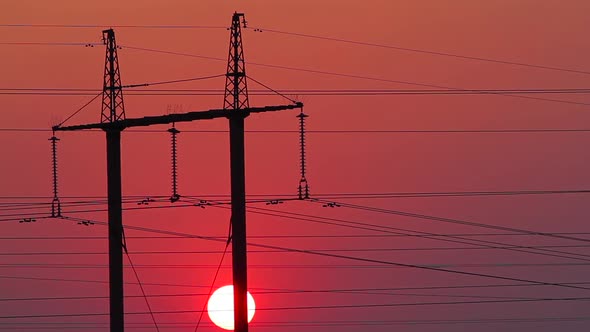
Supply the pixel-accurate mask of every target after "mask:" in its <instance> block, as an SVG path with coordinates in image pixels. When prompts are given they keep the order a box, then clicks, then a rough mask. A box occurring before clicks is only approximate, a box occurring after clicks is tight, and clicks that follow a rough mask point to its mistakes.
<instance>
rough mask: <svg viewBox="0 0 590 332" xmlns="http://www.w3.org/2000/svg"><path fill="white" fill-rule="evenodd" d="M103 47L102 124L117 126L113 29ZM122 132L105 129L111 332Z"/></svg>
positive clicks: (117, 326)
mask: <svg viewBox="0 0 590 332" xmlns="http://www.w3.org/2000/svg"><path fill="white" fill-rule="evenodd" d="M102 36H103V41H104V44H105V45H106V59H105V66H104V81H103V82H104V83H103V90H102V114H101V118H100V122H101V123H116V122H117V121H120V120H124V119H125V107H124V104H123V90H122V87H121V73H120V72H119V58H118V56H117V42H116V41H115V31H113V29H108V30H104V31H103V32H102ZM121 130H123V129H122V128H119V127H118V126H112V127H109V129H106V130H105V132H106V137H107V190H108V214H109V295H110V296H109V301H110V303H109V308H110V325H111V332H123V331H124V328H125V327H124V326H125V322H124V316H125V312H124V308H125V306H124V304H123V298H124V297H123V294H124V293H123V203H122V194H121Z"/></svg>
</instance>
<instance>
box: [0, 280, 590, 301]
mask: <svg viewBox="0 0 590 332" xmlns="http://www.w3.org/2000/svg"><path fill="white" fill-rule="evenodd" d="M0 279H14V280H38V281H59V282H74V283H75V282H79V283H100V284H108V283H109V282H108V281H106V280H89V279H67V278H44V277H32V276H29V275H27V276H6V275H0ZM124 283H125V284H129V285H137V283H136V282H129V281H125V282H124ZM143 284H144V285H151V286H166V287H181V288H207V289H208V288H209V286H202V285H194V284H178V283H143ZM563 284H566V285H588V284H590V281H581V282H580V281H578V282H564V283H563ZM543 286H546V285H537V284H530V283H515V284H470V285H450V286H449V285H447V286H440V285H439V286H415V287H412V286H409V287H387V288H383V287H381V288H375V287H370V288H335V289H330V288H323V289H285V288H279V289H277V288H252V289H254V290H257V291H256V293H258V294H290V293H349V292H352V293H354V292H364V291H371V292H375V291H407V290H441V289H444V290H454V289H459V290H464V289H480V288H482V289H487V288H506V287H508V288H520V287H527V288H528V287H543ZM182 294H187V293H182ZM202 295H206V294H205V293H202ZM152 296H157V295H152ZM127 297H133V296H132V295H127ZM136 297H140V295H137V296H136Z"/></svg>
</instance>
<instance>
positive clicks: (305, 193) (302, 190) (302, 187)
mask: <svg viewBox="0 0 590 332" xmlns="http://www.w3.org/2000/svg"><path fill="white" fill-rule="evenodd" d="M297 117H298V118H299V146H300V166H301V169H300V172H301V178H300V179H299V187H298V196H299V199H309V185H308V183H307V178H306V176H305V172H306V152H305V118H307V117H309V115H307V114H305V113H303V107H302V108H301V112H300V113H299V115H297Z"/></svg>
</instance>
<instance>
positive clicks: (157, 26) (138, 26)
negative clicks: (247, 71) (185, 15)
mask: <svg viewBox="0 0 590 332" xmlns="http://www.w3.org/2000/svg"><path fill="white" fill-rule="evenodd" d="M0 27H3V28H74V29H80V28H83V29H86V28H101V29H102V28H134V29H135V28H136V29H226V28H227V27H225V26H215V25H175V24H155V25H154V24H152V25H145V24H144V25H142V24H115V25H113V24H102V25H100V24H29V23H14V24H0Z"/></svg>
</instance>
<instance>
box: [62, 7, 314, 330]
mask: <svg viewBox="0 0 590 332" xmlns="http://www.w3.org/2000/svg"><path fill="white" fill-rule="evenodd" d="M243 17H244V14H241V13H235V14H234V15H233V17H232V27H231V29H230V30H231V37H230V56H229V60H228V71H227V74H226V77H227V78H226V95H225V102H224V108H223V109H212V110H207V111H194V112H188V113H173V114H167V115H159V116H147V117H143V118H126V117H125V113H124V108H123V94H122V90H121V78H120V74H119V66H118V63H117V62H118V59H117V56H116V43H115V40H114V38H115V34H114V32H113V31H112V30H105V31H104V32H103V33H106V42H105V43H106V45H107V62H108V67H107V66H105V68H108V70H107V71H105V77H107V75H106V74H107V73H108V77H109V80H108V85H107V84H106V83H105V86H108V87H110V88H108V89H105V91H110V92H112V93H110V94H109V93H105V94H103V116H102V117H101V122H100V123H90V124H80V125H73V126H66V127H62V126H59V125H58V126H54V127H53V130H54V131H77V130H86V129H102V130H104V131H105V132H106V138H107V140H106V144H107V182H108V183H107V188H108V217H109V283H110V286H109V290H110V319H111V332H123V331H124V321H123V316H124V306H123V250H122V249H123V222H122V220H123V218H122V197H121V132H122V131H123V130H125V129H127V128H132V127H145V126H151V125H158V124H169V123H178V122H190V121H196V120H211V119H217V118H227V119H229V126H230V164H231V182H232V184H231V191H232V192H231V197H232V217H231V222H232V232H233V233H232V249H233V252H234V256H233V257H232V268H233V276H234V294H235V295H234V296H235V298H236V301H235V303H234V313H235V316H234V319H235V331H238V332H247V331H248V317H247V314H248V312H247V298H246V292H247V261H246V256H247V255H246V194H245V168H244V164H245V162H244V157H245V154H244V119H245V118H246V117H247V116H248V115H250V114H252V113H263V112H274V111H281V110H289V109H297V108H302V107H303V103H300V102H294V103H293V104H289V105H276V106H263V107H249V102H248V93H247V87H246V79H245V71H244V68H245V65H244V57H243V50H242V37H241V30H240V25H241V24H242V23H243V24H245V22H241V20H243ZM109 38H112V40H110V39H109ZM105 82H107V81H106V79H105ZM105 95H106V96H107V98H106V99H105V97H104V96H105ZM105 104H106V105H108V111H109V112H108V114H109V115H108V116H106V117H105V114H106V112H105Z"/></svg>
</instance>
